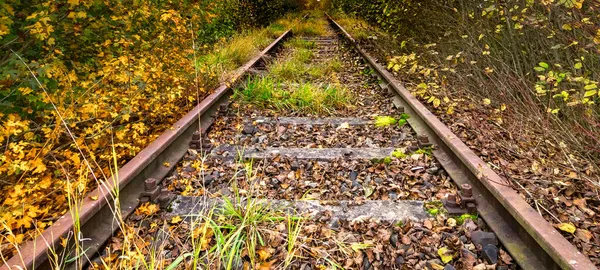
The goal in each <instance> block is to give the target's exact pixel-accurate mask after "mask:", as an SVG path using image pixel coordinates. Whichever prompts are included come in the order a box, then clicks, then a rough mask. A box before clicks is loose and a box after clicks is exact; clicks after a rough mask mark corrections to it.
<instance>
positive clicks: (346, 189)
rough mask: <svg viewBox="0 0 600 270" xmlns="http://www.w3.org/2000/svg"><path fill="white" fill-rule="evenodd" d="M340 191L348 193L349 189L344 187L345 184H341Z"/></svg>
mask: <svg viewBox="0 0 600 270" xmlns="http://www.w3.org/2000/svg"><path fill="white" fill-rule="evenodd" d="M340 191H341V192H342V193H346V192H348V191H349V189H348V186H346V184H342V185H341V186H340Z"/></svg>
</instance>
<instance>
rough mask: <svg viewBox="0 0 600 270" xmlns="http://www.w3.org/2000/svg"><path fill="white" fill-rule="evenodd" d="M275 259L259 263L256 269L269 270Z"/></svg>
mask: <svg viewBox="0 0 600 270" xmlns="http://www.w3.org/2000/svg"><path fill="white" fill-rule="evenodd" d="M276 261H277V260H271V261H269V262H263V263H261V264H260V265H259V266H258V267H257V268H256V269H258V270H270V269H274V268H273V264H274V263H275V262H276Z"/></svg>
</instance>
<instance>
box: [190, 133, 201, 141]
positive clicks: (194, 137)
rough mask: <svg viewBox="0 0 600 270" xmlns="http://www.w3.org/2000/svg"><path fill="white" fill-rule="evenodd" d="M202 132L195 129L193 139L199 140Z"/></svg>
mask: <svg viewBox="0 0 600 270" xmlns="http://www.w3.org/2000/svg"><path fill="white" fill-rule="evenodd" d="M200 135H201V134H200V132H199V131H194V134H193V135H192V141H198V140H200Z"/></svg>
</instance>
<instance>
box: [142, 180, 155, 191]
mask: <svg viewBox="0 0 600 270" xmlns="http://www.w3.org/2000/svg"><path fill="white" fill-rule="evenodd" d="M155 188H156V179H154V178H148V179H146V181H144V189H145V190H146V191H153V190H154V189H155Z"/></svg>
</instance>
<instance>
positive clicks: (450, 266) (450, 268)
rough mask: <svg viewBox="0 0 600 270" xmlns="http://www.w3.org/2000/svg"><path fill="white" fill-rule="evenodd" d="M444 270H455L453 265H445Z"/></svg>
mask: <svg viewBox="0 0 600 270" xmlns="http://www.w3.org/2000/svg"><path fill="white" fill-rule="evenodd" d="M444 270H456V268H454V265H451V264H446V266H444Z"/></svg>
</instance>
